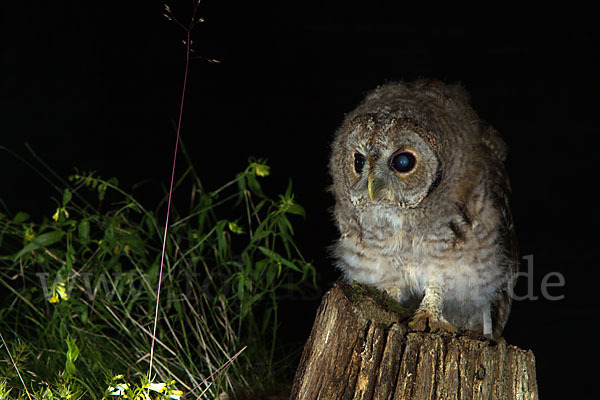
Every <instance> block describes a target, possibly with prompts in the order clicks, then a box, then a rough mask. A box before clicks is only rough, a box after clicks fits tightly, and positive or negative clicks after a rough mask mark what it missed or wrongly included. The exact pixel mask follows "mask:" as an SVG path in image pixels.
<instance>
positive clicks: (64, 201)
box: [62, 189, 73, 207]
mask: <svg viewBox="0 0 600 400" xmlns="http://www.w3.org/2000/svg"><path fill="white" fill-rule="evenodd" d="M72 197H73V195H72V194H71V191H70V190H69V189H65V191H64V192H63V198H62V206H63V207H64V206H66V205H67V204H69V202H70V201H71V198H72Z"/></svg>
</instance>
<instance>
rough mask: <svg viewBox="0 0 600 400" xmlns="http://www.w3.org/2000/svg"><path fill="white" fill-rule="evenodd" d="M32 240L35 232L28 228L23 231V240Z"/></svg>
mask: <svg viewBox="0 0 600 400" xmlns="http://www.w3.org/2000/svg"><path fill="white" fill-rule="evenodd" d="M33 239H35V232H34V231H33V228H32V227H30V226H29V227H27V229H25V240H27V241H28V242H31V241H32V240H33Z"/></svg>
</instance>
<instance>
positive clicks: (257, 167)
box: [250, 161, 271, 177]
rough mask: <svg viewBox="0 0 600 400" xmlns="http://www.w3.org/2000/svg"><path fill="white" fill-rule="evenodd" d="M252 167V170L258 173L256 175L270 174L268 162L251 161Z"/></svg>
mask: <svg viewBox="0 0 600 400" xmlns="http://www.w3.org/2000/svg"><path fill="white" fill-rule="evenodd" d="M250 168H252V171H254V173H255V174H256V176H261V177H263V176H269V174H270V173H271V172H270V168H271V167H269V166H268V165H267V164H265V163H264V162H261V161H258V162H251V163H250Z"/></svg>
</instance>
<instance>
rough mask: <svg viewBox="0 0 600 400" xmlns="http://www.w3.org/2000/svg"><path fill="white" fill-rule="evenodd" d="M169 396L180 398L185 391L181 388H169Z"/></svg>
mask: <svg viewBox="0 0 600 400" xmlns="http://www.w3.org/2000/svg"><path fill="white" fill-rule="evenodd" d="M168 394H169V398H170V399H174V400H179V398H180V397H181V395H182V394H183V392H182V391H181V390H169V393H168Z"/></svg>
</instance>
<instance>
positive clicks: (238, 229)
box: [227, 222, 244, 235]
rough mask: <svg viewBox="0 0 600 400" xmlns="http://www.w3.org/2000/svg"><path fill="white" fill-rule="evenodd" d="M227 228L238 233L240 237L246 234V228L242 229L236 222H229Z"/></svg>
mask: <svg viewBox="0 0 600 400" xmlns="http://www.w3.org/2000/svg"><path fill="white" fill-rule="evenodd" d="M227 226H228V227H229V230H230V231H231V232H233V233H237V234H238V235H241V234H242V233H244V228H242V227H241V226H239V225H238V224H236V223H235V222H228V223H227Z"/></svg>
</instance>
